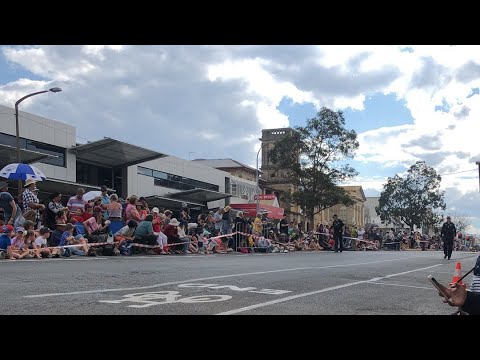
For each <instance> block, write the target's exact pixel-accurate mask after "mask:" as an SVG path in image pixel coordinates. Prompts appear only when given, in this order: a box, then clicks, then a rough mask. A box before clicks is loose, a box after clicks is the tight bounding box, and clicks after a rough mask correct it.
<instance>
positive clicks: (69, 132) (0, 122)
mask: <svg viewBox="0 0 480 360" xmlns="http://www.w3.org/2000/svg"><path fill="white" fill-rule="evenodd" d="M18 122H19V128H20V137H22V138H25V139H29V140H35V141H39V142H43V143H46V144H51V145H55V146H59V147H62V148H65V149H68V148H70V147H72V146H75V144H76V129H75V127H73V126H71V125H67V124H64V123H61V122H59V121H55V120H51V119H47V118H44V117H41V116H38V115H35V114H31V113H28V112H24V111H19V120H18ZM0 132H2V133H5V134H9V135H13V136H15V135H16V134H15V109H14V108H10V107H8V106H3V105H0ZM34 165H35V166H36V167H38V168H39V169H40V170H41V171H43V173H44V174H45V175H46V176H47V177H48V178H54V179H59V180H68V181H76V156H75V155H74V154H72V153H69V152H68V151H67V154H66V168H64V167H60V166H53V165H49V164H42V163H35V164H34Z"/></svg>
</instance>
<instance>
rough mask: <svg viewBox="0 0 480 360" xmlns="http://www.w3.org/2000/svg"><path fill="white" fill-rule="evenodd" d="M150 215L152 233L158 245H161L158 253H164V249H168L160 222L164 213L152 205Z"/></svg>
mask: <svg viewBox="0 0 480 360" xmlns="http://www.w3.org/2000/svg"><path fill="white" fill-rule="evenodd" d="M152 215H153V221H152V226H153V234H154V235H156V236H157V237H158V238H157V242H158V245H160V246H161V249H162V250H161V252H160V254H162V255H165V254H166V251H167V249H168V247H167V242H168V238H167V235H165V234H164V233H163V232H162V224H163V219H165V214H164V213H163V212H162V213H161V212H160V210H158V208H157V207H154V208H153V209H152Z"/></svg>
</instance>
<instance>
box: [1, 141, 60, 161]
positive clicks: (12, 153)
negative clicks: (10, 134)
mask: <svg viewBox="0 0 480 360" xmlns="http://www.w3.org/2000/svg"><path fill="white" fill-rule="evenodd" d="M20 156H21V157H22V162H23V163H24V164H32V163H35V162H39V161H41V160H44V159H48V158H56V157H58V156H56V155H50V154H44V153H41V152H38V151H32V150H26V149H20ZM15 162H17V148H16V147H15V146H10V145H4V144H0V165H2V167H3V165H8V164H12V163H15Z"/></svg>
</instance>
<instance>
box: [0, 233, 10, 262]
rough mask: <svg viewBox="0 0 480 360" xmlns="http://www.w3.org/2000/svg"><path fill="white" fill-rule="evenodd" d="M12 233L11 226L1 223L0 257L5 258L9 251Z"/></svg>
mask: <svg viewBox="0 0 480 360" xmlns="http://www.w3.org/2000/svg"><path fill="white" fill-rule="evenodd" d="M12 235H13V226H11V225H3V226H2V227H0V259H5V256H6V255H7V253H8V252H9V251H10V246H11V240H10V239H11V237H12Z"/></svg>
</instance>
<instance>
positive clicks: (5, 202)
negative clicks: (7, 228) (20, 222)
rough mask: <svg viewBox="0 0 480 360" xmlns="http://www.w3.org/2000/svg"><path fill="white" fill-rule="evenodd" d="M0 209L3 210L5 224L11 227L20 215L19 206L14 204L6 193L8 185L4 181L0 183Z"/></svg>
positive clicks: (11, 197)
mask: <svg viewBox="0 0 480 360" xmlns="http://www.w3.org/2000/svg"><path fill="white" fill-rule="evenodd" d="M0 209H3V215H4V217H5V220H4V221H5V223H6V224H8V225H12V226H13V224H14V223H15V220H16V219H18V218H19V217H20V216H21V215H22V211H21V210H20V206H18V205H17V204H16V203H15V200H14V199H13V196H12V195H11V194H10V193H9V192H8V184H7V183H6V182H5V181H0Z"/></svg>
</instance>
